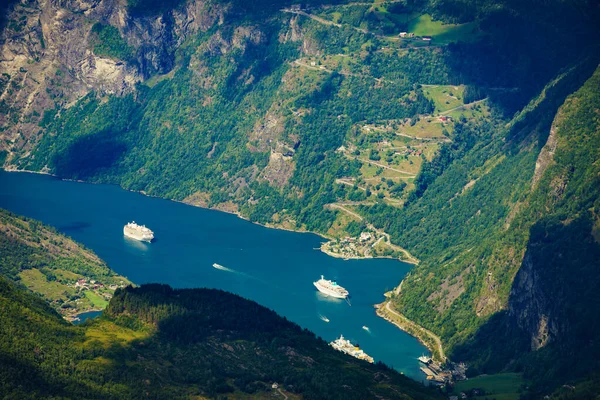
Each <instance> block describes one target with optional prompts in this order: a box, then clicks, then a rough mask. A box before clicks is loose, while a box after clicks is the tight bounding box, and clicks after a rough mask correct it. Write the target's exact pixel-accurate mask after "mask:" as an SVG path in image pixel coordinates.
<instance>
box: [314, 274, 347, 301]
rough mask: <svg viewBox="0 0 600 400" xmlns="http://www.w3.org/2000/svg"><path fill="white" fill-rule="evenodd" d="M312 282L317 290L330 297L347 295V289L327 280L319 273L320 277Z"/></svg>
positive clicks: (339, 297)
mask: <svg viewBox="0 0 600 400" xmlns="http://www.w3.org/2000/svg"><path fill="white" fill-rule="evenodd" d="M313 284H314V285H315V287H316V288H317V289H318V290H319V292H321V293H324V294H326V295H328V296H331V297H336V298H338V299H345V298H346V297H348V295H349V293H348V291H347V290H346V289H344V288H343V287H341V286H340V285H338V284H337V282H335V281H330V280H327V279H325V278H324V277H323V275H321V279H319V280H318V281H316V282H313Z"/></svg>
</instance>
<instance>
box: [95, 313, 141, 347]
mask: <svg viewBox="0 0 600 400" xmlns="http://www.w3.org/2000/svg"><path fill="white" fill-rule="evenodd" d="M148 336H149V332H143V331H134V330H132V329H129V328H125V327H122V326H119V325H117V324H115V323H113V322H109V321H105V320H100V319H98V320H96V321H94V323H93V324H92V325H91V326H89V327H88V328H87V329H86V331H85V337H86V341H85V343H84V345H87V344H90V343H91V342H94V341H99V342H100V343H102V344H103V345H104V347H110V346H111V345H113V344H114V343H117V342H118V343H120V344H127V343H130V342H132V341H134V340H138V339H145V338H147V337H148Z"/></svg>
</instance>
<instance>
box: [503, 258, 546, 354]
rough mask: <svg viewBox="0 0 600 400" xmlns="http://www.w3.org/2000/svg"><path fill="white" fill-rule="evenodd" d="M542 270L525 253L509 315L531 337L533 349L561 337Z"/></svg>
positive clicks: (510, 301)
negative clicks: (551, 313) (541, 275)
mask: <svg viewBox="0 0 600 400" xmlns="http://www.w3.org/2000/svg"><path fill="white" fill-rule="evenodd" d="M538 268H539V266H538V267H536V265H535V264H534V262H533V260H532V259H531V255H530V254H529V253H527V254H525V257H524V259H523V263H522V264H521V268H520V269H519V272H518V273H517V276H516V277H515V280H514V283H513V286H512V289H511V294H510V300H509V316H510V319H511V320H512V321H514V322H515V323H516V324H517V325H518V326H519V328H521V329H523V330H524V331H525V332H527V333H528V334H529V337H530V340H531V350H537V349H539V348H541V347H543V346H545V345H546V344H548V343H549V342H550V341H551V340H552V338H553V337H556V335H557V334H558V326H557V324H556V321H554V319H553V318H552V317H551V316H549V315H548V310H550V308H551V301H552V299H551V298H549V297H548V295H547V293H546V291H545V288H544V287H543V284H542V282H543V280H542V279H541V278H540V275H539V274H540V272H539V271H538Z"/></svg>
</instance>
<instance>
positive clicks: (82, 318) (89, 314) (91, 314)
mask: <svg viewBox="0 0 600 400" xmlns="http://www.w3.org/2000/svg"><path fill="white" fill-rule="evenodd" d="M100 314H102V311H88V312H84V313H81V314H78V315H77V318H79V320H75V321H73V324H74V325H79V324H83V323H84V322H85V321H87V320H88V319H94V318H96V317H99V316H100Z"/></svg>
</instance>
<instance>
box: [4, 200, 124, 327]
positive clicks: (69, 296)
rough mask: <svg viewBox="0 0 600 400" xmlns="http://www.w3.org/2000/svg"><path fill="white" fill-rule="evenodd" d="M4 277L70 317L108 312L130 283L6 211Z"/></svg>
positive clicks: (53, 234)
mask: <svg viewBox="0 0 600 400" xmlns="http://www.w3.org/2000/svg"><path fill="white" fill-rule="evenodd" d="M0 273H1V274H2V275H3V276H4V277H5V278H8V279H11V280H13V281H15V282H18V283H19V284H21V285H23V286H25V287H27V288H29V289H30V290H31V291H33V292H34V293H37V294H38V295H40V296H41V297H42V298H43V299H44V300H46V301H47V302H48V303H49V304H50V305H51V306H52V307H53V308H54V309H55V310H56V311H58V312H59V313H60V314H62V315H63V316H66V317H68V318H73V317H74V316H75V315H76V314H80V313H82V312H85V311H90V310H101V309H103V308H104V307H106V305H107V304H108V300H110V298H111V297H112V295H113V293H114V291H115V290H116V289H117V288H118V287H124V286H127V285H129V284H130V282H129V281H128V280H127V279H126V278H124V277H122V276H119V275H117V274H116V273H114V272H113V271H112V270H110V269H109V268H108V267H107V266H106V264H105V263H104V262H103V261H102V260H100V259H99V258H98V257H97V256H96V255H95V254H94V253H92V252H91V251H90V250H86V249H83V248H81V246H80V245H78V244H77V243H75V242H73V241H72V240H71V239H69V238H68V237H65V236H63V235H61V234H60V233H58V232H57V231H56V230H54V229H52V228H50V227H48V226H44V225H42V224H41V223H39V222H38V221H35V220H31V219H27V218H22V217H19V216H16V215H14V214H12V213H10V212H8V211H5V210H2V209H0Z"/></svg>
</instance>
